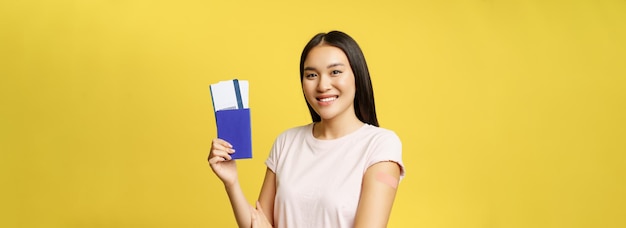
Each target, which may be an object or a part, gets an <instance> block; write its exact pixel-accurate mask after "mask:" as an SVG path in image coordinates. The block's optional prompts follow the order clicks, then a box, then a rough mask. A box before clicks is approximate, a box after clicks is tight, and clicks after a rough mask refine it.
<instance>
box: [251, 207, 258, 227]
mask: <svg viewBox="0 0 626 228" xmlns="http://www.w3.org/2000/svg"><path fill="white" fill-rule="evenodd" d="M248 206H250V214H251V216H252V228H254V227H258V226H259V219H258V218H257V212H256V209H254V207H252V205H248Z"/></svg>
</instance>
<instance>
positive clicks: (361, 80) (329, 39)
mask: <svg viewBox="0 0 626 228" xmlns="http://www.w3.org/2000/svg"><path fill="white" fill-rule="evenodd" d="M320 44H326V45H330V46H334V47H337V48H339V49H341V50H342V51H343V53H345V54H346V56H347V57H348V61H349V62H350V67H351V68H352V73H354V82H355V87H356V92H355V95H354V112H355V114H356V116H357V118H359V120H361V121H362V122H364V123H367V124H370V125H373V126H376V127H378V119H377V118H376V106H375V105H374V90H373V89H372V81H371V80H370V72H369V70H368V68H367V63H366V62H365V56H364V55H363V52H362V51H361V48H360V47H359V45H358V44H357V43H356V41H355V40H354V39H352V37H350V36H348V34H345V33H343V32H340V31H330V32H329V33H319V34H317V35H315V36H314V37H313V38H312V39H311V40H310V41H309V43H307V44H306V46H305V47H304V50H303V51H302V56H300V83H302V79H303V77H304V60H306V57H307V55H309V52H310V51H311V49H313V48H314V47H316V46H318V45H320ZM305 101H306V97H305ZM306 105H307V106H308V107H309V112H310V113H311V118H312V119H313V122H319V121H321V120H322V119H321V117H320V116H319V115H318V114H317V113H316V112H315V110H313V108H312V107H311V105H310V104H309V103H308V102H307V104H306Z"/></svg>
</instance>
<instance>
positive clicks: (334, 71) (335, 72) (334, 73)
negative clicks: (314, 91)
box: [331, 70, 342, 75]
mask: <svg viewBox="0 0 626 228" xmlns="http://www.w3.org/2000/svg"><path fill="white" fill-rule="evenodd" d="M341 73H342V72H341V71H339V70H333V71H332V72H331V74H332V75H338V74H341Z"/></svg>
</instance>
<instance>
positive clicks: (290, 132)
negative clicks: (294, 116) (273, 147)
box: [276, 123, 313, 141]
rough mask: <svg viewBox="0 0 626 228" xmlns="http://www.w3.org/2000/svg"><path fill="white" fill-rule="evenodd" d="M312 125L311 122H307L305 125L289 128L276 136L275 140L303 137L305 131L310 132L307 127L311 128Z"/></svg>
mask: <svg viewBox="0 0 626 228" xmlns="http://www.w3.org/2000/svg"><path fill="white" fill-rule="evenodd" d="M312 125H313V123H309V124H306V125H302V126H297V127H292V128H289V129H287V130H285V131H283V132H282V133H280V134H279V135H278V137H276V141H282V140H291V139H293V138H297V137H304V136H305V134H306V133H307V132H310V131H309V129H311V126H312Z"/></svg>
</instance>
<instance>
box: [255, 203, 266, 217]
mask: <svg viewBox="0 0 626 228" xmlns="http://www.w3.org/2000/svg"><path fill="white" fill-rule="evenodd" d="M256 209H257V211H259V212H260V213H261V215H263V216H265V214H264V213H263V208H262V207H261V203H259V201H256Z"/></svg>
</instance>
